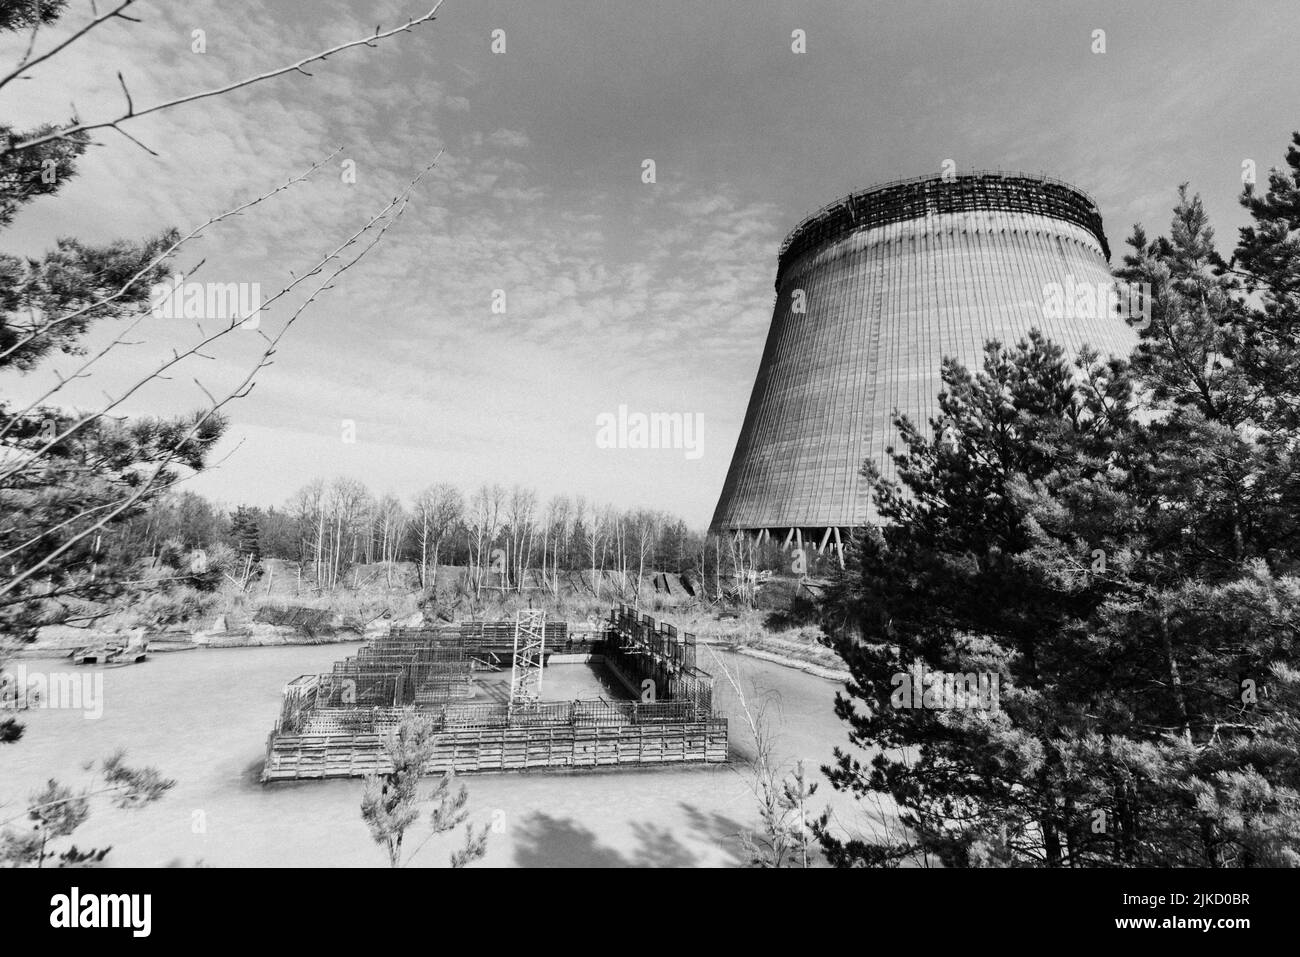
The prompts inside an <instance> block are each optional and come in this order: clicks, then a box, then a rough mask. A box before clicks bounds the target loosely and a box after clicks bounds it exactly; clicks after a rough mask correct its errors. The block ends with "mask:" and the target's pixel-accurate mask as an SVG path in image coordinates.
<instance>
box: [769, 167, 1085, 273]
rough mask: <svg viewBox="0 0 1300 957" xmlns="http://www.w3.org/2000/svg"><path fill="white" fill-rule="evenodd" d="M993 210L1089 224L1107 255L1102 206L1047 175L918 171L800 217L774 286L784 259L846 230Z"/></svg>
mask: <svg viewBox="0 0 1300 957" xmlns="http://www.w3.org/2000/svg"><path fill="white" fill-rule="evenodd" d="M977 210H997V211H1000V212H1011V213H1031V214H1036V215H1039V216H1047V217H1050V218H1052V219H1060V220H1064V221H1065V222H1070V223H1074V224H1076V225H1078V226H1082V227H1083V228H1084V229H1086V230H1088V231H1089V232H1090V233H1092V235H1093V236H1094V237H1096V240H1097V242H1098V243H1099V244H1100V245H1101V251H1102V254H1103V255H1104V256H1105V257H1106V258H1107V259H1110V244H1109V243H1107V242H1106V233H1105V230H1104V229H1103V228H1102V223H1101V211H1100V210H1099V209H1098V208H1097V204H1096V202H1095V201H1094V200H1093V198H1092V197H1091V196H1089V195H1088V194H1087V193H1085V192H1084V191H1083V190H1081V189H1079V187H1077V186H1072V185H1070V184H1069V183H1067V182H1065V181H1063V180H1059V179H1054V178H1052V177H1050V176H1028V175H1025V174H1024V173H1004V172H1001V171H997V172H995V171H992V170H979V171H976V172H973V173H965V174H962V175H961V176H953V177H950V178H947V179H945V178H944V177H942V176H940V177H935V176H917V177H913V178H911V179H897V180H893V181H892V182H888V183H883V184H880V185H878V186H872V187H871V188H870V189H864V190H862V191H860V192H857V193H850V194H849V195H848V196H845V197H842V198H841V199H838V200H836V201H835V202H833V203H829V204H827V205H826V206H823V207H822V208H821V209H819V210H817V212H815V213H813V214H812V215H810V216H807V217H805V218H804V219H803V221H802V222H800V223H799V225H797V226H795V228H794V229H792V230H791V231H790V234H789V235H788V236H786V238H785V241H784V242H783V243H781V250H780V253H779V254H778V257H777V271H776V288H777V289H778V290H779V289H780V288H781V277H782V275H783V274H784V272H785V268H786V266H787V265H788V264H789V263H792V262H794V261H795V260H796V259H798V258H799V256H801V255H803V254H804V253H806V252H808V251H809V250H810V249H814V248H815V247H817V246H820V245H822V244H823V243H828V242H834V241H835V240H837V239H841V238H843V237H845V236H847V235H849V234H850V233H854V232H858V231H859V230H863V229H871V228H873V227H876V226H886V225H888V224H890V223H901V222H905V221H907V220H910V219H924V218H925V217H927V216H937V215H941V214H944V213H969V212H975V211H977Z"/></svg>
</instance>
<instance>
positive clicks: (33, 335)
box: [0, 146, 343, 434]
mask: <svg viewBox="0 0 1300 957" xmlns="http://www.w3.org/2000/svg"><path fill="white" fill-rule="evenodd" d="M342 151H343V147H341V146H340V147H338V148H337V149H335V150H334V152H332V153H330V155H329V156H326V157H325V158H324V159H323V160H321V161H320V162H319V163H316V164H315V165H313V166H312V167H311V168H310V169H308V170H306V171H305V172H303V173H299V174H298V175H297V176H291V177H290V178H289V179H287V180H285V182H283V183H282V184H280V185H279V186H277V187H276V188H275V189H273V190H271V191H270V192H269V193H263V194H262V195H261V196H257V197H255V198H253V199H251V200H249V201H248V202H246V203H240V204H239V205H238V206H235V207H232V208H231V209H228V210H226V211H225V212H224V213H221V214H219V215H217V216H213V217H212V218H211V219H209V220H208V221H207V222H205V223H202V224H201V225H199V226H196V227H194V228H193V229H191V230H190V231H189V232H188V233H186V234H185V235H184V236H182V237H181V238H180V239H178V240H176V242H174V243H172V244H171V245H170V246H168V247H167V248H166V249H164V250H163V251H162V252H160V253H159V254H158V255H157V256H155V257H154V258H153V259H151V260H150V261H149V262H148V263H147V264H146V265H144V266H142V267H141V268H140V269H139V270H137V271H136V273H135V275H133V276H131V278H130V279H128V280H127V281H126V282H125V283H123V284H122V287H121V288H120V289H118V290H117V292H114V293H111V294H110V295H108V296H104V297H103V298H101V299H97V300H95V301H94V302H92V303H89V304H87V305H85V306H82V307H81V308H80V309H77V310H75V311H74V312H70V313H68V314H66V315H63V316H59V317H58V318H56V319H51V320H50V321H49V322H47V323H45V324H44V325H42V326H41V327H40V328H38V329H34V330H33V331H32V332H30V333H28V334H27V335H26V336H24V337H23V338H21V339H19V340H17V341H16V342H14V344H13V345H11V346H10V347H9V348H7V349H5V350H4V351H3V352H0V359H4V358H6V357H8V356H10V355H12V354H13V353H14V352H16V351H17V350H19V349H21V348H23V346H25V345H27V344H28V343H30V342H33V341H35V340H36V339H39V338H40V337H41V336H43V335H45V333H47V332H49V331H50V330H51V329H53V328H54V327H55V326H58V325H60V324H62V323H65V322H71V321H72V320H73V319H77V318H80V317H81V316H84V315H86V314H87V313H88V312H90V311H91V310H94V309H100V308H102V307H104V306H106V305H108V304H109V303H111V302H114V301H116V300H118V299H120V298H122V297H123V296H125V295H126V294H127V293H128V292H129V291H130V289H131V287H132V286H134V285H135V284H136V283H137V282H139V281H140V279H141V278H142V277H144V276H145V275H147V274H148V273H149V272H150V271H152V270H153V269H155V268H156V267H158V266H159V265H160V264H162V263H163V262H164V261H166V260H167V258H168V257H169V256H171V255H173V254H174V253H175V252H176V250H178V249H180V248H181V246H183V245H184V244H185V243H187V242H189V241H190V240H192V239H194V237H196V236H198V235H199V233H201V232H203V231H204V230H206V229H207V228H208V227H210V226H214V225H216V224H217V223H219V222H221V221H222V220H225V219H229V218H230V217H232V216H238V215H239V214H240V213H242V212H244V211H245V210H247V209H250V208H252V207H253V206H256V205H257V204H258V203H261V202H264V201H266V200H268V199H270V198H271V197H272V196H274V195H276V194H277V193H281V192H284V191H285V190H286V189H289V188H290V187H291V186H296V185H297V184H298V183H301V182H302V181H303V180H305V179H307V178H308V177H309V176H311V175H312V174H313V173H315V172H316V171H317V170H318V169H320V168H321V167H322V166H324V165H325V164H326V163H328V162H329V161H330V160H332V159H333V158H334V157H335V156H338V155H339V153H341V152H342ZM0 434H3V433H0Z"/></svg>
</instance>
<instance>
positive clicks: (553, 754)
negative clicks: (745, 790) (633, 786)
mask: <svg viewBox="0 0 1300 957" xmlns="http://www.w3.org/2000/svg"><path fill="white" fill-rule="evenodd" d="M506 625H507V627H510V623H506ZM512 630H513V631H514V632H515V634H516V635H517V636H518V640H517V641H515V640H514V638H513V636H512V648H511V653H512V657H513V658H514V659H515V661H516V662H532V663H534V664H535V665H536V667H532V666H531V665H530V666H528V667H526V668H525V669H523V671H522V674H523V675H524V676H527V675H528V674H530V673H533V674H536V675H537V676H538V677H540V673H541V664H542V662H543V661H544V658H545V655H546V653H547V651H548V650H549V647H550V642H551V640H552V639H551V636H552V635H553V634H554V635H561V634H567V633H568V628H567V626H565V627H564V628H563V629H552V628H551V627H550V626H548V625H547V624H546V622H545V619H544V617H542V615H541V613H540V612H537V613H534V614H531V615H525V616H522V617H521V618H520V619H519V620H518V621H517V622H516V623H515V625H514V627H513V629H512ZM468 634H469V636H470V637H471V638H473V637H478V638H479V639H480V640H481V639H482V637H483V636H482V633H481V631H480V632H478V633H477V635H475V632H474V629H473V628H471V629H468ZM585 640H587V639H584V641H585ZM466 642H467V639H466V634H465V633H462V632H461V631H460V630H459V629H458V628H457V627H455V626H447V627H436V628H428V629H394V630H393V631H392V632H391V633H390V634H389V635H386V636H383V637H380V638H376V639H372V640H371V641H370V642H368V643H367V644H366V645H365V646H364V647H363V648H361V649H360V650H359V651H358V652H357V654H356V655H353V656H351V657H349V658H347V659H345V660H344V661H341V662H338V663H337V664H336V666H335V668H334V670H333V672H331V673H330V674H327V675H303V676H302V677H300V678H297V679H295V680H294V681H292V682H290V683H289V684H288V685H286V686H285V689H284V697H283V701H282V703H281V708H280V714H279V717H278V720H277V721H276V725H275V728H274V730H273V731H272V732H271V735H270V738H269V739H268V741H267V756H266V764H265V766H264V769H263V773H262V780H263V781H281V780H300V779H303V778H329V777H355V776H359V775H364V774H370V773H376V772H382V771H384V770H386V769H387V765H386V763H385V762H386V761H387V758H386V757H385V752H384V748H383V742H384V736H385V735H387V734H389V733H391V732H392V731H394V730H395V729H396V728H397V727H398V726H399V725H400V723H401V722H402V720H403V719H404V718H405V717H406V716H407V715H408V714H409V713H410V712H411V710H412V708H414V710H415V711H416V712H418V713H419V714H420V715H421V717H422V718H423V720H425V721H426V722H428V725H429V727H430V729H431V730H432V732H433V735H434V744H435V750H434V754H433V756H432V757H431V758H430V762H429V765H428V767H427V768H426V770H427V771H428V772H430V773H436V772H441V771H446V770H455V771H458V772H473V771H511V770H525V769H528V768H556V767H568V768H581V767H601V766H611V765H662V764H677V763H693V762H701V763H717V762H722V761H726V760H727V753H728V738H727V720H726V718H723V717H719V716H717V715H715V714H714V713H713V709H712V705H713V679H712V678H711V677H710V676H709V674H708V673H707V672H704V671H702V670H700V669H699V668H698V667H696V664H695V639H694V637H693V636H692V635H688V634H678V632H677V630H676V629H675V628H674V627H673V626H672V625H669V624H667V623H660V622H656V621H655V620H654V619H652V618H650V617H649V616H646V615H638V614H637V613H636V611H635V610H633V609H631V608H629V607H628V606H626V605H622V606H619V607H618V608H616V609H614V610H613V611H612V612H611V613H610V616H609V618H608V620H607V621H606V622H605V623H604V624H603V625H602V627H601V629H600V632H599V637H598V639H597V640H596V641H595V642H593V643H592V644H591V649H592V653H593V657H595V656H602V655H603V656H604V660H605V662H606V664H607V665H608V666H609V667H610V668H611V669H612V670H613V671H614V672H615V673H616V674H617V675H618V676H619V677H620V678H621V679H622V680H623V682H624V683H625V684H627V685H628V687H629V690H630V691H632V692H633V693H634V694H635V693H637V692H638V691H639V688H640V683H641V682H642V681H645V680H647V679H648V680H651V681H653V682H654V685H653V687H654V689H655V691H654V693H653V694H651V695H647V696H642V695H640V694H637V697H638V698H639V700H632V701H610V700H606V699H605V698H603V697H602V698H598V699H595V700H575V701H541V700H538V697H537V695H536V694H534V693H533V692H532V691H530V690H528V689H529V688H530V687H531V686H530V685H529V679H528V678H527V677H522V678H521V677H520V674H519V672H517V673H516V675H515V676H514V677H515V680H514V681H512V695H511V698H510V700H508V701H504V702H502V701H489V702H482V703H480V702H471V701H465V700H462V699H461V698H460V697H459V695H458V692H457V690H456V689H457V688H458V687H459V685H458V681H459V679H458V677H457V676H458V675H459V674H461V672H462V670H463V671H464V673H465V674H466V675H467V676H468V668H469V664H470V662H471V661H472V660H473V659H474V656H472V655H471V654H470V649H469V648H468V647H467V643H466ZM474 653H475V655H477V654H481V653H483V648H482V646H481V644H480V646H479V647H477V648H475V649H474ZM467 681H468V678H467ZM521 688H522V689H524V690H520V689H521ZM536 691H537V692H540V686H536Z"/></svg>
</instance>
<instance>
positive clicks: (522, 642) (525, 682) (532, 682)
mask: <svg viewBox="0 0 1300 957" xmlns="http://www.w3.org/2000/svg"><path fill="white" fill-rule="evenodd" d="M545 658H546V612H544V611H542V610H540V609H532V608H527V609H520V610H519V611H518V612H516V613H515V642H514V655H513V663H512V664H511V666H510V713H511V714H514V713H515V712H516V711H527V710H531V709H534V708H536V707H537V702H538V701H539V700H540V698H541V695H542V673H543V671H544V670H545Z"/></svg>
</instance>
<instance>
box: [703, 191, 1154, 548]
mask: <svg viewBox="0 0 1300 957" xmlns="http://www.w3.org/2000/svg"><path fill="white" fill-rule="evenodd" d="M1109 258H1110V249H1109V247H1108V246H1107V244H1106V236H1105V233H1104V232H1103V231H1102V224H1101V214H1100V213H1099V212H1098V210H1097V206H1096V204H1095V203H1094V202H1093V201H1092V199H1091V197H1089V196H1088V195H1087V194H1086V193H1084V192H1082V191H1081V190H1078V189H1076V188H1074V187H1073V186H1070V185H1068V184H1066V183H1062V182H1059V181H1055V180H1051V179H1047V178H1043V177H1034V176H1023V175H1010V174H1002V173H976V174H968V175H964V176H957V177H955V178H948V179H943V178H925V179H916V180H907V181H902V182H895V183H889V184H886V185H883V186H877V187H873V188H871V189H868V190H864V191H863V192H859V193H853V194H851V195H849V196H846V197H844V198H843V199H841V200H839V201H838V202H836V203H833V204H831V205H830V206H827V207H825V208H824V209H822V210H820V211H819V212H817V213H815V214H814V215H812V216H809V217H808V218H807V219H805V220H804V221H803V222H801V223H800V224H799V225H798V226H796V227H795V229H794V231H793V232H791V233H790V235H789V236H788V237H787V238H786V240H785V242H784V243H783V244H782V246H781V251H780V256H779V259H778V266H777V274H776V306H775V310H774V313H773V316H772V326H771V328H770V330H769V331H768V334H767V344H766V345H765V346H764V348H763V358H762V362H761V363H760V365H759V369H758V377H757V379H756V381H755V382H754V391H753V393H752V395H751V396H750V399H749V407H748V409H747V411H746V412H745V421H744V426H743V427H742V429H741V433H740V438H739V440H738V441H737V443H736V450H735V453H734V455H733V456H732V460H731V467H730V469H729V471H728V473H727V480H726V483H725V485H724V486H723V489H722V496H721V498H720V499H719V501H718V507H717V510H716V511H715V512H714V516H713V522H712V525H711V528H712V529H713V530H714V531H719V532H728V531H731V532H748V533H754V534H757V535H759V536H760V537H761V538H764V539H767V538H779V539H781V540H783V541H784V540H798V541H799V542H800V543H801V544H802V543H804V542H809V541H811V543H812V544H813V545H814V546H817V547H818V548H819V550H820V549H822V548H825V547H826V546H827V545H828V544H833V545H838V544H839V543H840V542H841V541H842V539H843V538H844V536H845V533H846V531H847V530H848V529H850V528H852V527H853V526H860V525H864V524H868V523H872V522H875V521H877V516H876V514H875V510H874V505H873V504H872V502H871V495H870V491H869V489H868V488H867V484H866V482H865V481H864V480H863V479H862V478H861V476H860V475H859V469H860V467H861V465H862V463H863V462H864V461H866V460H870V461H872V462H874V463H876V465H877V466H879V467H880V468H881V470H882V472H883V473H884V475H885V476H886V477H887V478H892V477H893V476H894V468H893V464H892V462H890V461H888V460H887V457H886V453H885V449H886V447H888V446H890V445H897V444H898V440H897V430H896V428H895V427H894V425H893V413H894V410H895V409H897V410H899V411H900V412H903V413H905V414H906V415H907V416H908V417H909V418H910V419H911V420H912V421H913V422H915V423H917V424H918V425H921V426H925V424H926V423H927V422H928V420H929V418H930V417H931V416H933V415H934V414H936V412H937V406H938V398H937V397H938V394H939V392H940V390H941V387H942V383H941V380H940V375H939V373H940V363H941V360H942V359H943V357H944V356H952V357H954V358H957V359H959V360H960V361H961V362H962V363H963V364H965V365H966V366H967V367H968V368H972V367H977V366H978V365H979V363H980V360H981V356H982V354H983V348H984V343H985V342H986V341H987V340H989V339H998V340H1000V341H1001V342H1002V343H1003V344H1004V345H1013V344H1015V343H1016V342H1018V341H1019V340H1020V339H1021V338H1023V337H1024V336H1025V335H1026V334H1027V333H1028V332H1029V330H1030V329H1032V328H1038V329H1040V330H1042V332H1043V333H1044V334H1045V335H1046V336H1048V338H1050V339H1051V340H1053V341H1054V342H1056V343H1057V344H1059V345H1061V346H1064V347H1065V349H1066V352H1067V355H1069V356H1070V357H1071V358H1073V356H1074V355H1075V354H1076V353H1077V351H1078V349H1079V347H1080V346H1082V345H1084V344H1085V343H1086V344H1088V345H1091V346H1093V347H1094V348H1096V349H1097V350H1099V351H1100V352H1101V353H1102V354H1103V355H1105V354H1108V353H1114V354H1117V355H1127V354H1128V353H1129V351H1130V350H1131V349H1132V347H1133V345H1134V343H1135V341H1136V334H1135V333H1134V331H1133V329H1132V328H1131V327H1130V326H1129V325H1128V323H1127V322H1126V321H1125V320H1124V318H1123V317H1122V316H1120V315H1117V314H1115V312H1114V309H1113V306H1111V307H1110V308H1109V309H1108V308H1107V305H1106V303H1105V302H1104V301H1103V302H1100V304H1099V305H1098V306H1097V307H1096V308H1082V309H1075V308H1072V306H1073V303H1074V290H1076V289H1079V290H1082V289H1085V288H1095V289H1097V290H1103V289H1107V288H1108V287H1109V286H1110V285H1111V283H1112V280H1111V276H1110V270H1109V269H1108V267H1107V261H1108V260H1109ZM1053 284H1058V285H1057V286H1056V288H1057V289H1059V290H1061V291H1062V292H1063V295H1064V296H1065V297H1066V298H1067V299H1068V300H1069V301H1068V302H1066V304H1065V308H1053V307H1052V304H1051V298H1052V297H1051V296H1049V295H1048V294H1047V292H1046V290H1049V289H1052V288H1053ZM1080 302H1085V300H1083V299H1081V300H1080ZM1057 306H1058V307H1059V306H1060V301H1059V300H1057Z"/></svg>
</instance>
